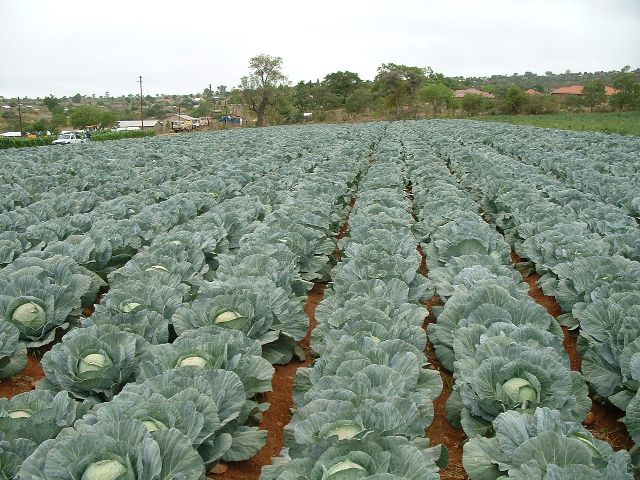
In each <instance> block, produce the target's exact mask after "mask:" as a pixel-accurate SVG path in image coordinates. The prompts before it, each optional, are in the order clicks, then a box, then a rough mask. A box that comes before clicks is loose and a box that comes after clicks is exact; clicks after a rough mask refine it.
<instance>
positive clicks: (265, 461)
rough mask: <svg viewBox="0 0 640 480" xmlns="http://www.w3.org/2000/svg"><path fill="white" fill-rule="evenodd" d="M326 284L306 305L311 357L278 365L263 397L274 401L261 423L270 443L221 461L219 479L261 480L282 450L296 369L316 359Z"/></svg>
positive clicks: (318, 287)
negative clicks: (314, 344)
mask: <svg viewBox="0 0 640 480" xmlns="http://www.w3.org/2000/svg"><path fill="white" fill-rule="evenodd" d="M326 287H327V284H326V283H316V284H315V285H314V287H313V289H312V290H311V292H310V293H309V298H308V299H307V303H306V305H305V312H306V313H307V315H308V316H309V329H308V331H307V336H306V337H305V338H304V339H303V340H302V341H301V342H300V344H301V345H302V348H303V349H304V351H305V353H306V355H307V359H306V360H305V361H304V362H296V361H294V362H290V363H288V364H286V365H275V369H276V371H275V374H274V375H273V382H272V384H273V391H271V392H268V393H266V394H264V395H263V398H262V400H264V401H266V402H269V403H270V404H271V406H270V407H269V410H267V411H266V412H265V413H264V415H263V417H262V422H260V425H259V426H260V428H261V429H263V430H267V431H268V432H269V437H268V438H267V444H266V445H265V446H264V447H263V448H262V450H260V451H259V452H258V454H257V455H256V456H255V457H253V458H251V459H249V460H245V461H244V462H233V463H228V464H219V465H218V466H216V468H215V469H214V470H213V472H212V473H210V474H209V477H210V478H215V479H216V480H257V479H258V478H260V470H261V469H262V466H263V465H270V464H271V457H276V456H277V455H278V454H279V453H280V450H282V447H283V446H284V432H283V428H284V426H285V425H287V424H288V423H289V421H290V420H291V415H292V413H291V409H292V408H293V399H292V397H291V395H292V391H293V382H294V380H295V376H296V370H298V368H300V367H308V366H309V365H311V363H312V362H313V357H312V356H311V349H310V340H311V332H312V331H313V329H314V328H315V326H316V324H317V322H316V318H315V310H316V307H317V306H318V304H319V303H320V302H321V301H322V296H323V294H324V289H325V288H326ZM215 472H220V473H215Z"/></svg>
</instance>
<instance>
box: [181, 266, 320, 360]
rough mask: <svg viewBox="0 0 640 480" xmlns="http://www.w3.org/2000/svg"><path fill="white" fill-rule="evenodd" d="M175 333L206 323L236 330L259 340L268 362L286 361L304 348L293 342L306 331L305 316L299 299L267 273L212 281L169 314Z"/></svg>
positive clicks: (302, 353) (301, 353) (299, 354)
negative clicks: (191, 298)
mask: <svg viewBox="0 0 640 480" xmlns="http://www.w3.org/2000/svg"><path fill="white" fill-rule="evenodd" d="M172 323H173V327H174V329H175V331H176V333H177V334H178V335H181V334H182V333H183V332H185V331H187V330H193V329H196V328H199V327H203V326H207V325H218V326H220V327H224V328H230V329H233V330H239V331H241V332H243V333H244V334H245V335H247V336H248V337H249V338H253V339H256V340H258V341H259V342H260V343H261V344H262V354H263V356H264V358H266V359H267V360H268V361H269V362H271V363H287V362H289V361H290V360H291V358H292V357H293V355H294V354H296V355H297V356H298V357H303V356H304V352H303V351H302V349H301V348H300V347H299V346H298V345H297V343H296V342H298V341H299V340H301V339H302V338H304V336H305V335H306V333H307V326H308V318H307V316H306V315H305V313H304V310H303V308H302V304H301V302H300V300H299V299H298V298H296V297H294V296H293V294H292V292H291V291H289V292H288V291H287V290H285V289H284V288H282V287H279V286H277V284H276V283H275V282H274V281H273V280H271V279H270V278H268V277H255V278H251V277H248V278H237V279H233V280H229V281H228V282H225V283H223V282H212V283H211V284H210V285H209V286H208V287H207V289H206V290H203V291H202V292H201V293H200V294H199V296H198V298H197V299H196V300H195V301H194V302H193V303H191V304H190V305H189V306H183V307H180V308H179V309H177V310H176V312H175V314H174V315H173V318H172Z"/></svg>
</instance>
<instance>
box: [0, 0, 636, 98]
mask: <svg viewBox="0 0 640 480" xmlns="http://www.w3.org/2000/svg"><path fill="white" fill-rule="evenodd" d="M262 53H264V54H269V55H272V56H277V57H282V59H283V72H284V73H285V75H287V77H288V78H289V80H290V81H291V82H292V83H297V82H298V81H300V80H305V81H307V80H316V79H322V78H323V77H324V76H325V75H327V74H329V73H331V72H335V71H339V70H349V71H352V72H356V73H358V74H359V75H360V77H361V78H362V79H365V80H373V78H374V77H375V75H376V70H377V68H378V67H379V66H380V65H381V64H383V63H399V64H405V65H411V66H419V67H427V66H430V67H431V68H433V70H434V71H436V72H442V73H444V74H445V75H448V76H457V75H464V76H489V75H492V74H509V75H510V74H513V73H516V72H517V73H524V72H525V71H530V72H534V73H544V72H545V71H549V70H550V71H553V72H555V73H560V72H564V71H566V70H571V71H573V72H582V71H598V70H605V71H607V70H619V69H621V68H622V67H624V66H625V65H630V66H631V67H632V68H637V67H640V0H422V1H419V0H396V1H389V0H387V1H382V0H371V1H365V0H340V1H338V0H323V1H316V2H308V1H307V2H305V1H289V0H286V1H276V0H273V1H268V0H262V1H260V0H240V1H237V0H236V1H234V0H228V1H224V2H217V1H205V0H190V1H166V0H154V1H149V0H137V1H136V0H128V1H124V0H108V1H104V2H101V1H100V2H99V1H84V2H80V1H75V0H65V1H51V0H50V1H45V0H2V1H1V2H0V96H4V97H6V98H10V97H16V96H21V97H23V96H26V97H43V96H46V95H49V94H53V95H54V96H71V95H74V94H76V93H82V94H84V95H91V94H95V95H97V96H100V95H104V94H105V92H109V94H110V95H111V96H119V95H128V94H133V95H136V94H137V93H138V92H139V85H138V76H139V75H142V77H143V80H142V82H143V84H142V86H143V91H144V94H145V95H147V94H150V95H155V94H158V93H167V94H185V93H198V92H202V91H203V90H204V88H206V87H208V85H209V84H212V85H213V87H214V89H215V88H216V87H217V86H218V85H226V86H227V87H228V88H229V89H231V88H233V87H235V86H237V85H238V83H239V79H240V77H241V76H243V75H247V74H248V71H249V67H248V63H249V59H250V58H251V57H252V56H255V55H258V54H262Z"/></svg>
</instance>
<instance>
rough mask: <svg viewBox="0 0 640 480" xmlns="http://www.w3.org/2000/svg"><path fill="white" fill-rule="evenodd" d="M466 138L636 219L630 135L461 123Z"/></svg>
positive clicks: (639, 197)
mask: <svg viewBox="0 0 640 480" xmlns="http://www.w3.org/2000/svg"><path fill="white" fill-rule="evenodd" d="M464 127H465V129H466V132H465V138H468V137H469V136H472V137H474V139H478V140H479V141H482V142H483V143H486V144H487V145H490V146H493V147H494V148H496V150H498V151H499V152H500V153H504V154H507V155H509V156H511V157H513V158H516V159H518V160H520V161H522V162H523V163H526V164H530V165H537V166H538V167H540V168H541V169H542V171H543V172H545V173H546V174H549V175H552V176H553V177H555V178H557V179H559V180H560V181H561V182H562V183H564V184H566V185H568V186H570V187H573V188H575V189H576V190H578V191H580V192H584V193H587V194H592V195H594V196H595V197H596V198H599V199H600V200H601V201H603V202H605V203H607V204H610V205H615V206H617V207H620V208H621V209H623V210H624V211H625V212H626V213H628V214H629V215H632V216H634V217H636V218H640V177H639V176H638V171H640V158H639V157H638V148H639V143H640V142H639V141H638V139H637V137H635V136H632V135H626V136H623V135H609V134H604V133H595V132H567V131H562V130H540V129H539V128H531V127H521V126H513V125H506V124H491V125H487V124H486V123H484V122H483V123H480V122H465V124H464Z"/></svg>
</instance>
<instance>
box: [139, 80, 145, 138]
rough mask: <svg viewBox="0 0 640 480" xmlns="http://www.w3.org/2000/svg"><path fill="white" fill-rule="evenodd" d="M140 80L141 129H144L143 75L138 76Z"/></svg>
mask: <svg viewBox="0 0 640 480" xmlns="http://www.w3.org/2000/svg"><path fill="white" fill-rule="evenodd" d="M138 82H140V130H144V110H143V109H142V75H140V76H139V77H138Z"/></svg>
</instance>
